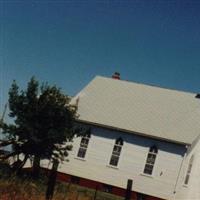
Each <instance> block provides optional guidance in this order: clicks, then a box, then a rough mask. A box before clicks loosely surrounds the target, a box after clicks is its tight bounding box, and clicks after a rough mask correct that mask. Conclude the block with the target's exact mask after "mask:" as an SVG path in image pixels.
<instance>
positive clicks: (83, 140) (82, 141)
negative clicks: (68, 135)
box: [81, 138, 89, 145]
mask: <svg viewBox="0 0 200 200" xmlns="http://www.w3.org/2000/svg"><path fill="white" fill-rule="evenodd" d="M88 142H89V139H88V138H82V139H81V144H86V145H88Z"/></svg>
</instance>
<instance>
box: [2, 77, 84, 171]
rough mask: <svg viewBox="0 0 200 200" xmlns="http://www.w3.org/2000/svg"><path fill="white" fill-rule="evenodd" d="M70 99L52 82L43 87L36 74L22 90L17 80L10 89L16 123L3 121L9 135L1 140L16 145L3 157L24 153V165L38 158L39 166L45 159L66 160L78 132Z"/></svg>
mask: <svg viewBox="0 0 200 200" xmlns="http://www.w3.org/2000/svg"><path fill="white" fill-rule="evenodd" d="M69 101H70V98H69V97H68V96H66V95H64V94H62V92H61V90H60V89H59V88H57V87H56V86H49V85H48V84H42V86H41V87H40V86H39V82H38V81H36V80H35V78H34V77H33V78H31V80H30V81H29V82H28V85H27V89H26V90H21V91H19V87H18V85H17V83H16V82H15V81H13V83H12V85H11V88H10V90H9V110H10V112H9V116H10V117H11V118H13V120H14V123H13V124H6V123H3V122H2V123H1V126H2V128H3V133H4V134H5V135H6V138H5V139H4V140H2V141H1V142H0V146H6V145H9V144H12V148H13V151H12V152H11V153H10V154H7V155H1V157H0V158H1V159H7V158H9V157H10V156H14V155H20V154H23V155H24V160H23V161H22V162H21V166H20V167H22V166H23V165H24V164H25V162H26V160H27V159H28V158H30V159H33V160H34V163H35V166H39V163H40V160H41V159H56V160H59V161H62V160H64V159H65V158H66V156H67V155H68V151H69V150H70V149H71V147H72V146H71V145H70V142H71V141H72V139H73V137H74V134H75V132H77V129H76V131H75V128H74V127H75V118H76V106H71V105H70V104H69ZM78 132H81V131H80V130H79V131H78Z"/></svg>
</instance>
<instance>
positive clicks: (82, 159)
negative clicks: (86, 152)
mask: <svg viewBox="0 0 200 200" xmlns="http://www.w3.org/2000/svg"><path fill="white" fill-rule="evenodd" d="M74 159H76V160H80V161H86V159H85V158H79V157H75V158H74Z"/></svg>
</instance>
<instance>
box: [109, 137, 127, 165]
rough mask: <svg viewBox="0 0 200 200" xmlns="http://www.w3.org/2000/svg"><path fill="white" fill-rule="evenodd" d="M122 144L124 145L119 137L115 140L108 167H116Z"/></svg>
mask: <svg viewBox="0 0 200 200" xmlns="http://www.w3.org/2000/svg"><path fill="white" fill-rule="evenodd" d="M123 144H124V141H123V139H122V138H121V137H119V138H118V139H116V141H115V144H114V147H113V150H112V154H111V157H110V162H109V165H110V166H113V167H117V166H118V163H119V158H120V155H121V152H122V147H123Z"/></svg>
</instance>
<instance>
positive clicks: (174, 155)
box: [59, 126, 186, 199]
mask: <svg viewBox="0 0 200 200" xmlns="http://www.w3.org/2000/svg"><path fill="white" fill-rule="evenodd" d="M119 137H121V138H123V140H124V144H123V147H122V151H121V155H120V159H119V163H118V166H117V167H113V166H110V165H109V161H110V158H111V154H112V150H113V146H114V144H115V140H116V139H117V138H119ZM80 141H81V137H76V138H74V141H73V150H72V151H71V152H70V154H69V157H68V159H69V162H64V163H62V164H61V165H60V166H59V171H60V172H63V173H67V174H71V175H75V176H79V177H82V178H86V179H90V180H94V181H98V182H101V183H106V184H110V185H113V186H117V187H121V188H126V185H127V180H128V179H132V180H133V187H132V190H133V191H136V192H140V193H144V194H148V195H151V196H155V197H159V198H163V199H171V198H172V197H173V195H174V190H175V187H176V184H177V179H178V176H179V171H180V169H181V165H182V160H183V158H184V154H185V151H186V148H185V146H184V145H179V144H174V143H170V142H165V141H161V140H156V139H151V138H147V137H143V136H138V135H136V134H130V133H124V132H120V131H113V130H108V129H105V128H100V127H95V126H92V127H91V138H90V140H89V145H88V148H87V152H86V156H85V158H84V159H81V158H78V157H77V153H78V149H79V146H80ZM152 145H156V146H157V147H158V154H157V158H156V162H155V165H154V170H153V174H152V175H151V176H150V175H146V174H144V173H143V170H144V166H145V162H146V158H147V154H148V151H149V147H151V146H152Z"/></svg>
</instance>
